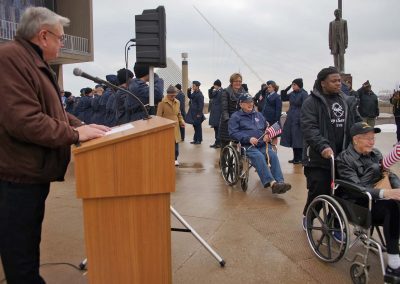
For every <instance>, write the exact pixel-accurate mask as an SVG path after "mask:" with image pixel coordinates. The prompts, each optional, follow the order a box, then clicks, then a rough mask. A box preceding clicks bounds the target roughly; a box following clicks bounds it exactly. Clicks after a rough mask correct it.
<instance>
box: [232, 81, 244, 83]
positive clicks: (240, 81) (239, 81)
mask: <svg viewBox="0 0 400 284" xmlns="http://www.w3.org/2000/svg"><path fill="white" fill-rule="evenodd" d="M233 83H242V80H235V81H233Z"/></svg>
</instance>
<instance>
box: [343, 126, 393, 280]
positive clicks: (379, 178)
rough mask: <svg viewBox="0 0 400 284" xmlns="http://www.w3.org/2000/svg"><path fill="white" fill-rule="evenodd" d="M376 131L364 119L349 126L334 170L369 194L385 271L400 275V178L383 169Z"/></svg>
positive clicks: (377, 131) (377, 130) (378, 130)
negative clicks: (383, 245) (383, 251)
mask: <svg viewBox="0 0 400 284" xmlns="http://www.w3.org/2000/svg"><path fill="white" fill-rule="evenodd" d="M379 132H381V130H380V129H379V128H373V127H372V126H370V125H368V124H367V123H365V122H357V123H355V124H354V125H353V126H352V127H351V128H350V136H351V139H352V141H351V142H352V143H351V144H349V146H348V148H347V149H346V150H345V151H343V152H341V153H340V154H339V156H338V157H337V159H336V161H337V163H336V165H337V168H336V170H337V173H338V175H339V178H340V179H343V180H346V181H350V182H353V183H355V184H358V185H359V186H362V188H363V189H364V190H365V191H367V192H369V193H370V194H371V196H372V198H373V203H372V211H371V215H372V216H371V217H372V223H373V224H375V225H382V226H383V235H384V237H385V241H386V249H387V258H388V265H387V267H386V274H387V275H392V276H396V277H400V257H399V236H400V222H399V218H400V212H399V203H398V202H399V201H400V180H399V178H398V177H397V176H396V175H395V174H393V173H389V174H388V175H385V174H384V172H382V166H381V161H382V154H381V152H379V150H377V149H376V148H374V144H375V133H379ZM386 179H387V182H386V183H385V182H383V180H386Z"/></svg>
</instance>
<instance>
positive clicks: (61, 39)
mask: <svg viewBox="0 0 400 284" xmlns="http://www.w3.org/2000/svg"><path fill="white" fill-rule="evenodd" d="M46 31H47V32H48V33H49V34H52V35H53V36H55V37H56V38H58V40H59V41H60V42H64V41H65V35H57V34H55V33H53V32H52V31H49V30H46Z"/></svg>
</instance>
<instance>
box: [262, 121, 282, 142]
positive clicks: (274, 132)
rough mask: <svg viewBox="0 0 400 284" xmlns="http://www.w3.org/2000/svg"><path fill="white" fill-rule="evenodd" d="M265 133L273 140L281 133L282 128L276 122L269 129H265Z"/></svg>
mask: <svg viewBox="0 0 400 284" xmlns="http://www.w3.org/2000/svg"><path fill="white" fill-rule="evenodd" d="M265 132H266V133H267V134H268V136H269V138H274V137H276V136H278V135H279V134H281V133H282V128H281V126H280V125H279V123H278V122H275V123H274V124H272V125H271V126H270V127H267V129H266V130H265Z"/></svg>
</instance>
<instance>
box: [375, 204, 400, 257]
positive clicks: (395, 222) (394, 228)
mask: <svg viewBox="0 0 400 284" xmlns="http://www.w3.org/2000/svg"><path fill="white" fill-rule="evenodd" d="M371 215H372V223H373V224H375V225H383V235H384V236H385V241H386V248H387V252H388V253H390V254H398V253H399V233H400V222H399V220H400V219H399V218H400V211H399V206H398V204H397V201H395V200H375V201H373V203H372V212H371Z"/></svg>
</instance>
